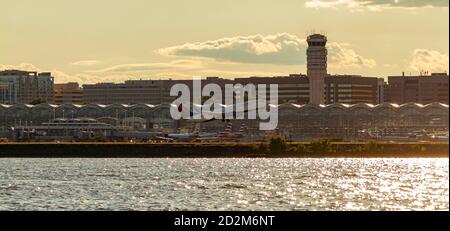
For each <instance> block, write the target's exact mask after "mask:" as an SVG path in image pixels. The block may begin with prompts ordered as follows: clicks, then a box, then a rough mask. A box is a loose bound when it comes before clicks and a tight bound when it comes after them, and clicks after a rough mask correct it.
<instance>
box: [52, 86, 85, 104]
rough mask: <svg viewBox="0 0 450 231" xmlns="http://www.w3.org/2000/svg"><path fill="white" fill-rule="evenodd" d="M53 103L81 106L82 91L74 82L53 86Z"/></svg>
mask: <svg viewBox="0 0 450 231" xmlns="http://www.w3.org/2000/svg"><path fill="white" fill-rule="evenodd" d="M54 102H55V104H64V103H73V104H83V92H82V89H81V88H80V86H79V85H78V83H75V82H70V83H60V84H55V95H54Z"/></svg>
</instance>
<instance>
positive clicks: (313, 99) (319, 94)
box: [306, 34, 327, 104]
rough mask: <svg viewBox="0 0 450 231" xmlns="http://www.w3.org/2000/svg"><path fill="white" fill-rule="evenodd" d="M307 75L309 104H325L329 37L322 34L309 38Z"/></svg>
mask: <svg viewBox="0 0 450 231" xmlns="http://www.w3.org/2000/svg"><path fill="white" fill-rule="evenodd" d="M306 41H307V42H308V49H307V50H306V56H307V75H308V79H309V103H311V104H324V103H325V93H324V88H325V83H324V82H325V76H326V75H327V48H326V47H325V45H326V43H327V37H326V36H324V35H320V34H313V35H310V36H308V39H307V40H306Z"/></svg>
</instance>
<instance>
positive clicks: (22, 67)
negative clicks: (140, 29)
mask: <svg viewBox="0 0 450 231" xmlns="http://www.w3.org/2000/svg"><path fill="white" fill-rule="evenodd" d="M0 70H23V71H40V69H39V68H37V67H36V66H34V65H33V64H29V63H20V64H17V65H11V64H1V63H0Z"/></svg>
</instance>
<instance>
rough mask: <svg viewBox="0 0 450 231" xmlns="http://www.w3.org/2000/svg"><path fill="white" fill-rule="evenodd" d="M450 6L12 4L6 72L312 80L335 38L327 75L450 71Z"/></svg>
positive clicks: (5, 31) (59, 78) (311, 1)
mask: <svg viewBox="0 0 450 231" xmlns="http://www.w3.org/2000/svg"><path fill="white" fill-rule="evenodd" d="M448 5H449V2H448V0H364V1H363V0H303V1H302V0H284V1H282V3H281V2H280V1H278V2H276V1H271V0H243V1H217V0H193V1H175V0H165V1H162V0H158V1H156V0H152V1H148V0H130V1H106V0H95V1H87V0H79V1H60V0H59V1H58V0H41V1H31V0H4V1H2V9H4V10H3V11H2V14H0V35H1V37H0V69H1V70H3V69H22V70H30V71H51V72H52V73H53V75H54V76H55V82H57V83H60V82H69V81H76V82H79V83H81V84H83V83H96V82H121V81H123V80H126V79H130V78H132V79H139V78H142V79H149V78H152V79H164V78H187V77H191V76H193V75H201V76H220V77H225V78H231V77H246V76H273V75H288V74H290V73H306V65H305V62H306V43H305V39H306V37H307V35H308V34H311V33H323V34H325V35H326V36H327V37H328V41H329V43H328V46H327V47H328V53H329V55H328V65H329V68H328V72H329V73H330V74H357V75H365V76H376V77H387V76H388V75H401V73H402V72H405V73H406V74H409V73H412V74H418V73H419V72H420V71H428V72H430V73H431V72H448V70H449V58H448V56H449V55H448V50H449V29H448V28H449V8H448Z"/></svg>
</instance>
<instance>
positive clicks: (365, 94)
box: [325, 75, 384, 104]
mask: <svg viewBox="0 0 450 231" xmlns="http://www.w3.org/2000/svg"><path fill="white" fill-rule="evenodd" d="M382 80H383V79H380V78H377V77H363V76H359V75H327V77H326V78H325V103H326V104H332V103H345V104H356V103H369V104H377V103H380V99H381V98H382V94H383V91H380V89H379V84H380V81H382ZM383 82H384V81H383Z"/></svg>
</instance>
